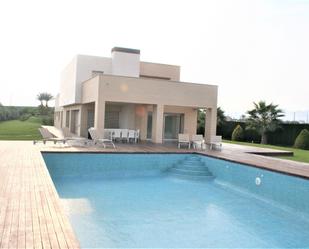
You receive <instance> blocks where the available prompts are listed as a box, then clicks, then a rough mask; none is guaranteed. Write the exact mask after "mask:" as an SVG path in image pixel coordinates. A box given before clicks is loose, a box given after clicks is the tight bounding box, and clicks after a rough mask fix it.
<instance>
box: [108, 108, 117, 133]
mask: <svg viewBox="0 0 309 249" xmlns="http://www.w3.org/2000/svg"><path fill="white" fill-rule="evenodd" d="M105 128H106V129H109V128H119V112H115V111H111V112H105Z"/></svg>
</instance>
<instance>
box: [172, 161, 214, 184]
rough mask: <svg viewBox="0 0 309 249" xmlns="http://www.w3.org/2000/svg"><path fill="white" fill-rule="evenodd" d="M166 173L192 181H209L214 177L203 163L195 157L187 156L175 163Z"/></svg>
mask: <svg viewBox="0 0 309 249" xmlns="http://www.w3.org/2000/svg"><path fill="white" fill-rule="evenodd" d="M168 172H169V173H170V174H171V175H173V176H177V177H180V178H185V179H192V180H211V179H214V175H213V174H212V173H211V172H210V171H209V169H208V167H207V166H206V164H205V162H203V161H202V160H201V158H200V157H197V156H189V157H186V158H185V159H183V160H181V161H179V162H178V163H175V164H174V165H173V167H171V168H170V169H169V170H168Z"/></svg>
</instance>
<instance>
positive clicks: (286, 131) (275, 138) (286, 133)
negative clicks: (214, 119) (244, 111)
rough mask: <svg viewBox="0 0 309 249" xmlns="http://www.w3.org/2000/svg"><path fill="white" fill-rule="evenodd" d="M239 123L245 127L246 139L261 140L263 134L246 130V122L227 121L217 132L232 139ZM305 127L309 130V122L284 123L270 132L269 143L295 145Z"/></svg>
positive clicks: (225, 137)
mask: <svg viewBox="0 0 309 249" xmlns="http://www.w3.org/2000/svg"><path fill="white" fill-rule="evenodd" d="M237 125H240V126H241V127H242V128H243V129H244V141H246V142H252V141H253V142H256V143H259V142H260V141H261V136H260V135H259V134H258V133H257V132H255V131H248V130H246V124H245V123H244V122H237V121H227V122H225V123H224V124H223V125H221V126H218V127H217V134H218V135H222V137H223V138H224V139H228V140H231V137H232V133H233V130H234V129H235V128H236V126H237ZM303 129H307V130H309V124H295V123H282V124H281V125H280V128H279V129H278V130H276V131H274V132H270V133H268V143H269V144H273V145H283V146H293V145H294V142H295V139H296V137H297V136H298V134H299V133H300V132H301V131H302V130H303Z"/></svg>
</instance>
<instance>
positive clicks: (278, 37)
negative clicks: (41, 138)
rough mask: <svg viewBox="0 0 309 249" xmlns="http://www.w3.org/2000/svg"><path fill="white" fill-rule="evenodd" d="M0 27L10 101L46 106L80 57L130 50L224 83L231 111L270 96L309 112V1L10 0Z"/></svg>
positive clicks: (1, 65) (3, 5) (4, 92)
mask: <svg viewBox="0 0 309 249" xmlns="http://www.w3.org/2000/svg"><path fill="white" fill-rule="evenodd" d="M0 32H1V36H0V102H2V103H3V104H5V105H10V104H11V105H38V104H39V103H38V102H37V101H36V100H35V98H36V94H37V93H39V92H42V91H44V92H45V91H47V92H50V93H52V94H54V95H56V94H57V93H58V90H59V78H60V72H61V70H62V68H63V67H64V66H65V65H66V64H67V63H68V62H69V60H70V59H71V58H72V57H73V56H74V55H75V54H90V55H98V56H110V49H111V48H112V47H114V46H122V47H130V48H137V49H140V50H141V59H142V60H145V61H153V62H161V63H169V64H177V65H181V67H182V71H181V79H182V80H183V81H190V82H197V83H209V84H217V85H219V105H220V106H221V107H222V108H223V109H224V110H225V111H226V112H227V114H230V115H236V116H237V115H238V114H241V113H244V112H245V111H246V110H248V109H249V108H251V107H252V101H258V100H261V99H263V100H266V101H269V102H274V103H276V104H279V105H280V107H281V108H283V109H284V110H287V111H305V110H309V0H308V1H300V0H290V1H288V0H277V1H271V0H269V1H263V0H257V1H255V0H250V1H248V0H233V1H231V0H225V1H220V0H214V1H207V0H202V1H194V0H188V1H180V0H175V1H172V0H170V1H169V0H162V1H161V0H147V1H146V0H140V1H132V0H130V1H128V0H124V1H118V0H111V1H105V0H98V1H95V0H87V1H86V0H85V1H78V0H74V1H66V0H61V1H57V0H51V1H43V0H40V1H32V0H27V1H24V0H23V1H14V0H10V1H1V2H0ZM304 113H306V112H304Z"/></svg>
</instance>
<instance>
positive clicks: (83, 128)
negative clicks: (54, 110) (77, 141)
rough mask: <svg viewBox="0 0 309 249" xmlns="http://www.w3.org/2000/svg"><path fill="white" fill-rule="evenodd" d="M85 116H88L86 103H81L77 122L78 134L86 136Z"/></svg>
mask: <svg viewBox="0 0 309 249" xmlns="http://www.w3.org/2000/svg"><path fill="white" fill-rule="evenodd" d="M87 116H88V110H87V107H86V105H81V107H80V115H79V124H80V127H79V135H80V136H82V137H86V138H87V137H88V130H87Z"/></svg>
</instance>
